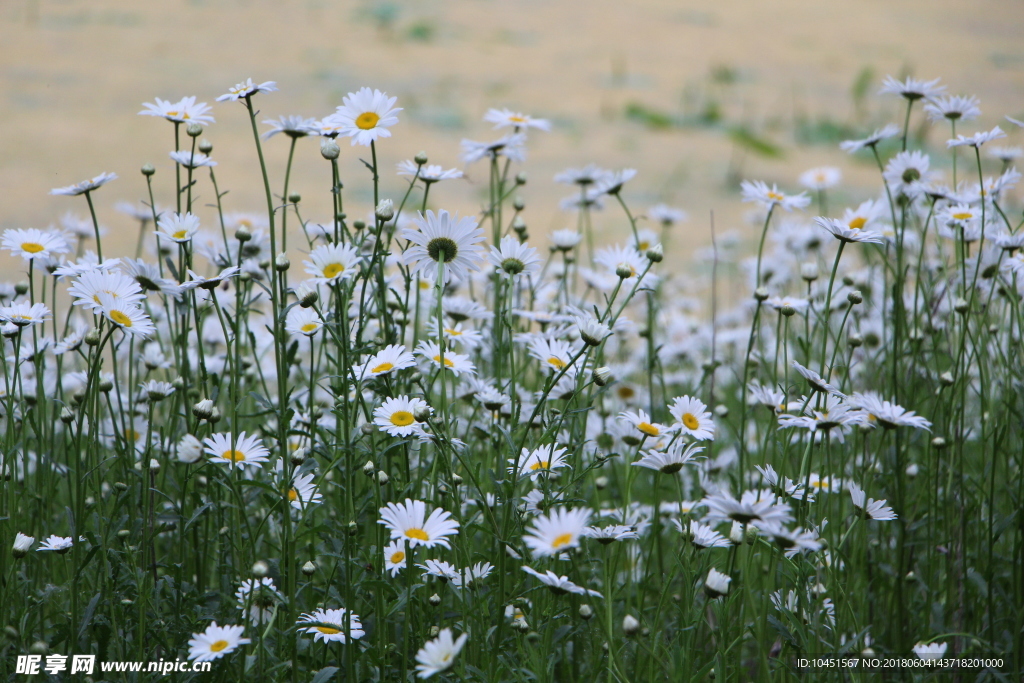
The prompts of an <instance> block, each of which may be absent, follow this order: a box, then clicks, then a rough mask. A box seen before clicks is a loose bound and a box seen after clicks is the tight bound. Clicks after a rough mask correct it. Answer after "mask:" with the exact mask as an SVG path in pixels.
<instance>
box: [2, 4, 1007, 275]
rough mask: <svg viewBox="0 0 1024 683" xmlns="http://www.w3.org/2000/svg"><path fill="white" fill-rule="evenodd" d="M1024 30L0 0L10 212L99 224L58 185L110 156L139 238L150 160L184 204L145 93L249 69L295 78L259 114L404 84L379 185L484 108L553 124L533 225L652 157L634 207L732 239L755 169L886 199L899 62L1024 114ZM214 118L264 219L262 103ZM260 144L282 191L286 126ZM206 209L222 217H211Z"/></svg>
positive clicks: (349, 172) (167, 143) (447, 150)
mask: <svg viewBox="0 0 1024 683" xmlns="http://www.w3.org/2000/svg"><path fill="white" fill-rule="evenodd" d="M1022 35H1024V3H1020V2H1007V1H1006V0H971V1H970V2H966V1H964V0H900V1H894V0H857V1H856V2H848V1H847V2H840V1H836V0H821V1H818V2H807V1H806V0H763V1H757V2H754V1H741V0H688V1H685V2H683V1H678V0H676V1H670V0H634V1H632V2H621V1H612V0H591V1H590V2H567V1H556V0H504V1H500V2H499V1H498V0H448V1H446V2H433V3H425V2H413V1H411V0H408V1H407V0H400V1H399V0H382V1H381V0H378V1H376V2H371V1H368V0H367V1H363V2H351V1H344V2H341V1H337V2H332V1H329V0H294V1H282V0H160V1H148V2H128V1H125V0H121V1H114V0H89V1H86V0H4V2H2V3H0V45H2V46H3V47H2V48H0V120H2V122H3V127H2V129H0V187H2V188H3V202H2V204H0V206H2V208H0V227H3V228H10V227H45V226H47V225H49V224H52V223H55V222H56V221H57V220H58V219H59V218H60V216H61V215H62V214H63V213H64V212H65V211H68V210H72V211H75V212H77V213H79V214H81V215H85V212H86V206H85V202H84V200H82V199H81V198H68V197H51V196H49V195H48V192H49V190H50V189H51V188H53V187H58V186H62V185H68V184H71V183H74V182H77V181H80V180H84V179H86V178H89V177H92V176H94V175H96V174H98V173H100V172H103V171H112V172H116V173H118V175H120V179H119V180H117V181H115V182H113V183H111V184H110V185H108V186H106V187H104V188H103V189H102V190H100V191H99V192H97V193H96V195H95V196H96V200H97V208H98V211H99V213H100V220H101V222H102V223H103V224H105V225H106V226H108V227H109V228H110V231H111V235H110V236H109V237H108V238H107V241H108V242H109V241H111V240H121V243H122V244H123V245H124V246H123V249H121V250H117V249H115V248H113V245H111V246H110V247H108V250H107V251H108V253H109V252H114V253H126V252H127V251H128V250H129V248H130V245H133V244H134V238H135V234H136V232H135V224H134V223H133V222H132V220H131V219H129V218H128V217H126V216H124V215H122V214H119V213H117V212H115V211H114V209H113V206H114V204H115V202H116V201H118V200H129V201H138V200H139V199H142V198H143V197H144V196H145V184H144V182H143V178H142V176H141V175H140V174H139V172H138V169H139V167H140V166H141V165H142V164H143V163H147V162H149V163H153V164H154V165H155V166H156V167H157V169H158V172H157V175H156V177H155V181H156V186H157V188H158V193H159V194H158V198H157V201H158V203H162V204H164V205H169V204H171V203H172V201H173V165H172V163H171V161H170V159H169V158H168V156H167V154H168V152H169V151H170V150H171V149H172V140H173V138H172V126H171V124H169V123H167V122H165V121H163V120H162V119H157V118H152V117H144V116H138V115H137V112H138V111H140V110H141V109H142V106H141V105H142V103H143V102H151V101H153V99H154V98H155V97H161V98H164V99H170V100H177V99H179V98H181V97H183V96H186V95H196V96H198V97H199V99H200V100H201V101H206V102H208V103H210V104H212V105H213V104H214V100H215V98H216V97H217V96H218V95H220V94H222V93H224V92H225V91H226V90H227V88H228V87H229V86H231V85H233V84H234V83H236V82H238V81H240V80H244V79H245V78H246V77H252V78H253V79H254V80H256V81H257V82H259V81H264V80H274V81H277V84H278V87H279V88H280V92H277V93H272V94H269V95H260V96H258V97H257V99H256V102H257V104H258V105H259V107H260V108H261V116H260V119H261V120H262V119H264V118H272V117H277V116H280V115H285V114H301V115H303V116H309V117H322V116H324V115H327V114H329V113H331V112H332V111H333V110H334V108H335V107H336V106H337V105H339V104H341V100H342V97H343V95H344V94H345V93H347V92H348V91H350V90H355V89H357V88H359V87H361V86H364V85H368V86H370V87H375V88H380V89H381V90H385V91H387V92H388V93H389V94H390V95H395V96H397V97H398V106H401V107H404V108H405V111H403V112H402V113H401V114H400V115H399V116H400V120H401V122H400V123H399V124H398V125H397V126H395V127H394V128H393V129H392V133H393V137H392V138H390V139H388V140H383V141H382V142H381V143H380V145H379V150H378V152H379V159H380V164H381V172H382V177H383V188H384V192H383V195H384V196H391V197H394V198H395V199H396V200H397V199H399V198H400V196H401V191H402V189H403V183H402V182H401V181H400V179H399V178H398V177H397V176H395V175H394V164H395V163H396V162H398V161H400V160H403V159H409V158H412V157H413V155H415V154H416V153H417V152H418V151H420V150H424V151H426V152H427V154H428V155H429V157H430V160H431V163H440V164H443V165H444V166H445V167H451V166H458V167H460V168H461V167H462V166H463V165H462V163H461V162H460V160H459V140H460V139H461V138H463V137H469V138H472V139H477V140H487V139H491V138H492V137H496V136H497V135H498V133H497V132H492V131H491V130H490V125H489V124H485V123H483V122H482V121H481V117H482V116H483V114H484V113H485V112H486V111H487V109H488V108H489V107H509V108H512V109H515V110H518V111H524V112H527V113H530V114H532V115H534V116H541V117H545V118H548V119H550V120H551V121H552V123H553V126H554V128H553V131H552V132H551V133H542V132H532V133H531V135H530V145H529V158H528V159H527V161H526V163H525V165H524V169H525V170H526V171H527V172H528V174H529V178H530V182H529V184H528V185H527V186H526V187H525V188H524V189H523V192H522V195H523V196H524V198H525V199H526V201H527V210H526V213H525V217H526V219H527V222H528V223H529V225H530V232H531V235H534V236H535V237H537V238H538V239H539V238H540V235H542V234H544V233H546V232H547V231H548V230H551V229H555V228H560V227H565V226H567V225H570V224H572V223H573V220H574V219H573V217H572V216H571V215H570V214H565V213H563V212H561V211H560V210H559V208H558V200H559V199H560V198H561V197H562V196H565V195H567V194H570V193H571V189H570V188H566V187H564V186H558V185H555V184H554V183H553V182H551V178H552V176H553V175H554V174H555V173H556V172H558V171H559V170H562V169H563V168H565V167H568V166H582V165H584V164H586V163H588V162H595V163H598V164H600V165H603V166H607V167H611V168H621V167H633V168H637V169H639V175H638V176H637V178H636V179H635V180H634V181H632V182H630V183H629V185H627V189H626V191H625V192H624V194H623V196H624V197H625V198H626V199H627V201H628V202H629V203H630V204H631V205H632V206H633V208H634V209H635V210H636V211H637V212H640V213H642V212H643V210H644V209H645V208H646V207H647V206H649V205H651V204H653V203H656V202H659V201H663V202H667V203H669V204H672V205H675V206H679V207H681V208H683V209H685V210H687V211H688V212H689V214H690V221H689V223H688V224H687V225H686V226H684V227H683V228H681V229H680V230H679V232H678V235H679V236H678V237H677V238H675V239H674V240H673V244H674V246H675V247H676V248H682V247H684V246H685V245H686V244H703V243H706V242H707V239H708V214H709V212H710V211H712V210H714V212H715V216H716V223H717V227H718V229H719V230H720V231H723V232H724V231H727V230H730V229H740V230H742V231H745V232H744V233H743V234H750V233H753V232H754V231H755V230H756V229H755V228H751V227H748V226H747V225H746V222H745V221H744V219H743V216H744V215H745V214H746V212H747V211H748V210H749V208H750V207H749V205H742V204H741V203H740V201H739V198H738V193H737V185H738V179H739V178H751V179H763V180H767V181H768V182H778V183H779V185H780V187H782V188H783V189H786V190H788V191H796V190H798V189H800V188H799V185H798V183H797V178H798V176H799V174H800V173H801V172H802V171H804V170H806V169H808V168H811V167H813V166H818V165H824V164H827V165H835V166H839V167H840V168H842V169H843V173H844V187H843V189H842V190H841V191H840V192H838V193H837V194H836V195H835V196H834V198H833V200H832V205H833V206H835V207H837V208H838V207H841V206H843V205H844V204H846V203H852V202H854V201H859V200H862V199H864V198H866V197H868V196H873V195H874V193H875V191H876V189H877V187H878V186H877V181H876V178H877V171H876V170H875V169H874V167H873V165H872V164H871V163H868V162H867V161H866V160H864V159H860V158H850V157H848V156H847V155H846V154H844V153H842V152H840V151H839V150H838V147H837V145H838V142H839V141H840V140H842V139H845V138H847V137H862V136H863V135H865V134H867V133H869V132H870V131H871V130H872V129H874V128H875V127H877V126H879V125H881V124H883V123H886V122H888V121H897V122H900V123H901V122H902V101H900V100H898V99H897V98H894V97H891V96H888V97H879V96H877V95H876V93H877V90H878V88H879V86H880V84H881V81H882V78H883V77H884V76H885V75H886V74H890V73H891V74H894V75H905V74H913V75H915V76H917V77H920V78H928V79H930V78H937V77H941V78H942V79H943V83H945V84H946V85H947V86H949V92H950V93H951V94H973V95H977V96H978V97H979V98H980V99H981V108H982V111H983V116H982V118H981V119H980V120H979V121H976V122H972V123H969V124H966V125H965V126H964V131H963V132H966V133H971V132H973V131H975V130H980V129H982V128H985V129H987V128H991V127H992V126H993V125H995V124H997V123H999V124H1000V125H1002V126H1003V127H1004V129H1009V128H1012V126H1010V125H1009V124H1007V123H1006V122H1005V121H1004V120H1003V116H1004V115H1005V114H1009V115H1012V116H1021V115H1022V113H1024V97H1022V94H1024V87H1022V86H1024V42H1022V41H1021V36H1022ZM213 114H214V116H215V117H216V119H217V122H216V123H215V124H213V125H212V126H211V127H209V128H208V129H207V131H206V133H205V135H204V137H206V138H207V139H209V140H210V141H211V142H213V144H214V151H213V157H214V158H215V159H216V160H217V161H219V162H220V165H219V166H218V167H217V175H218V180H219V182H220V183H221V187H222V189H224V190H229V191H230V194H228V195H227V197H225V204H226V208H227V209H228V210H233V211H245V210H248V211H256V212H258V211H261V210H262V207H263V206H264V205H263V200H262V188H261V184H260V182H259V179H258V166H257V165H256V156H255V151H254V149H253V144H252V140H251V133H250V131H249V128H248V124H247V121H246V118H245V111H244V109H243V107H242V106H240V105H238V104H234V103H224V104H215V105H214V112H213ZM922 121H923V116H922V115H921V114H920V111H918V115H917V116H916V117H915V123H914V128H915V130H919V131H923V132H924V133H925V134H926V136H927V137H926V140H927V141H928V143H929V144H931V145H933V146H934V149H935V156H934V157H933V164H935V165H937V166H940V167H942V166H943V165H945V164H948V157H947V156H946V153H945V152H944V151H940V150H944V147H945V146H944V141H945V139H946V137H948V135H947V131H946V129H945V128H944V127H943V128H942V129H933V130H930V131H929V130H927V127H926V126H921V125H920V124H921V122H922ZM1008 132H1010V139H1009V140H1007V141H1003V142H1005V143H1006V144H1021V143H1022V142H1024V134H1022V133H1024V131H1017V130H1016V129H1015V128H1014V129H1013V130H1009V131H1008ZM265 149H266V151H267V156H268V160H269V162H270V165H271V173H272V180H271V182H272V186H273V188H274V189H275V191H278V192H279V191H280V186H281V180H282V177H283V167H284V160H285V156H286V152H287V139H286V138H285V137H284V136H278V137H275V138H273V139H272V140H270V141H269V143H267V145H266V148H265ZM368 152H369V150H368V149H367V148H361V147H356V148H353V147H349V146H348V143H347V141H342V160H343V162H344V164H343V167H344V181H345V184H346V197H347V207H346V208H347V209H348V212H349V214H350V215H353V216H362V215H363V214H364V213H365V212H367V211H369V210H370V204H371V202H370V201H369V197H370V195H369V189H370V185H369V178H368V173H367V172H366V170H365V169H364V168H362V167H361V165H360V164H359V162H358V157H359V156H363V157H364V158H368V156H367V155H368ZM996 168H997V165H996V164H995V163H994V162H993V165H992V170H996ZM328 169H329V167H328V165H327V163H326V162H324V161H323V160H322V159H321V157H320V155H319V148H318V145H317V142H316V141H315V140H312V139H308V140H301V141H300V143H299V147H298V150H297V154H296V166H295V170H294V172H293V177H292V190H293V191H296V192H299V193H301V194H302V196H303V207H304V214H305V216H306V217H307V218H310V219H312V220H314V221H326V220H328V219H329V213H328V208H327V207H328V201H329V200H328V194H327V188H328V187H329V178H330V176H329V170H328ZM201 176H202V180H201V181H200V185H199V190H198V192H199V194H200V202H201V203H206V202H209V201H211V200H212V198H213V195H212V189H211V188H210V186H209V184H208V182H207V181H206V175H205V174H201ZM467 176H468V177H467V179H466V180H464V181H456V182H448V183H444V184H442V185H441V186H440V187H439V188H438V189H436V190H435V191H434V192H433V193H432V194H431V204H432V206H434V207H435V208H449V209H453V210H454V209H458V210H460V211H462V212H463V213H474V212H476V211H478V210H479V208H480V205H481V197H482V193H484V192H485V191H486V180H487V170H486V165H485V164H483V163H480V164H477V165H475V166H471V167H469V168H468V169H467ZM200 215H201V217H202V218H203V219H204V221H208V224H209V225H210V227H212V226H213V214H212V213H211V212H210V211H209V209H202V211H201V214H200ZM293 225H294V222H293ZM600 225H601V226H602V230H603V232H604V235H605V236H606V237H607V240H608V241H612V240H616V239H622V240H624V239H625V235H626V232H627V231H626V229H625V223H624V222H623V219H622V217H621V213H620V212H619V210H618V209H617V207H614V206H611V205H610V206H609V208H608V210H607V211H606V212H605V213H604V215H603V216H602V217H601V218H600ZM684 235H686V236H687V237H683V236H684ZM680 255H683V254H680ZM4 263H7V261H4Z"/></svg>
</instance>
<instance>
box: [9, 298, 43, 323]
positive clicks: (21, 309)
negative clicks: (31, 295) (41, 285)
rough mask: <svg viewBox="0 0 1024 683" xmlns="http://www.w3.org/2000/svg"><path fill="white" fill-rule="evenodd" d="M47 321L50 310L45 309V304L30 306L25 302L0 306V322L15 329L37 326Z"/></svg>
mask: <svg viewBox="0 0 1024 683" xmlns="http://www.w3.org/2000/svg"><path fill="white" fill-rule="evenodd" d="M49 319H50V309H49V308H47V307H46V304H42V303H38V304H30V303H29V302H27V301H21V302H18V303H13V304H11V305H10V306H0V320H2V321H4V322H6V323H11V324H13V325H16V326H17V327H27V326H29V325H39V324H40V323H42V322H43V321H45V320H49Z"/></svg>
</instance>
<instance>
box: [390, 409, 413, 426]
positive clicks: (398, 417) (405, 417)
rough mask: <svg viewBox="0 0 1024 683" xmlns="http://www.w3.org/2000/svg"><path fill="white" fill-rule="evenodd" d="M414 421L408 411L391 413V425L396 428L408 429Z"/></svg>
mask: <svg viewBox="0 0 1024 683" xmlns="http://www.w3.org/2000/svg"><path fill="white" fill-rule="evenodd" d="M415 419H416V418H414V417H413V416H412V413H410V412H409V411H408V410H396V411H395V412H393V413H391V424H393V425H395V426H396V427H408V426H409V425H411V424H412V423H413V421H414V420H415Z"/></svg>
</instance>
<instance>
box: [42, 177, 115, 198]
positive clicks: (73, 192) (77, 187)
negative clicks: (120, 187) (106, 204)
mask: <svg viewBox="0 0 1024 683" xmlns="http://www.w3.org/2000/svg"><path fill="white" fill-rule="evenodd" d="M111 180H117V174H116V173H100V174H99V175H98V176H96V177H95V178H92V179H90V180H83V181H82V182H80V183H76V184H74V185H68V186H67V187H56V188H54V189H52V190H50V194H60V195H66V196H68V197H74V196H77V195H80V194H85V193H86V192H92V191H93V190H95V189H97V188H99V187H102V186H103V185H106V184H107V183H109V182H110V181H111Z"/></svg>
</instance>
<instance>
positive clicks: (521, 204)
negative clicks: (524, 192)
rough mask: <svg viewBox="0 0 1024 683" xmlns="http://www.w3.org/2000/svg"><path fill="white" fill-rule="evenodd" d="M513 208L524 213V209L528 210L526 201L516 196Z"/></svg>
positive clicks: (513, 200)
mask: <svg viewBox="0 0 1024 683" xmlns="http://www.w3.org/2000/svg"><path fill="white" fill-rule="evenodd" d="M512 208H513V209H515V210H516V211H522V210H523V209H525V208H526V200H525V199H523V198H522V197H520V196H519V195H516V196H515V197H514V198H513V199H512Z"/></svg>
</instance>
